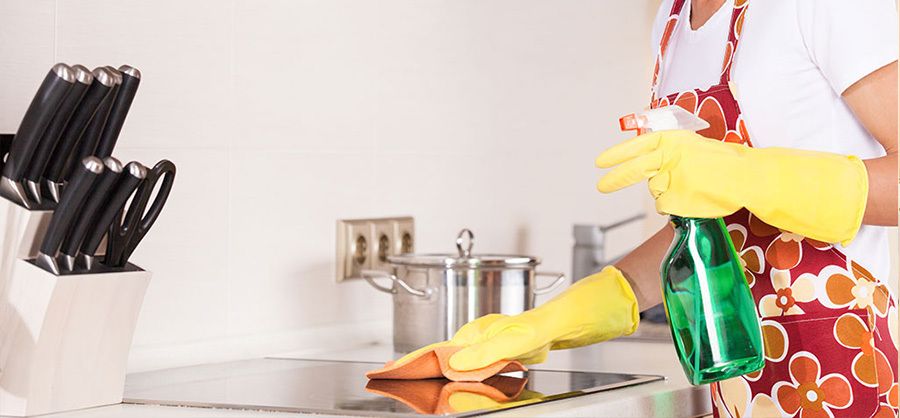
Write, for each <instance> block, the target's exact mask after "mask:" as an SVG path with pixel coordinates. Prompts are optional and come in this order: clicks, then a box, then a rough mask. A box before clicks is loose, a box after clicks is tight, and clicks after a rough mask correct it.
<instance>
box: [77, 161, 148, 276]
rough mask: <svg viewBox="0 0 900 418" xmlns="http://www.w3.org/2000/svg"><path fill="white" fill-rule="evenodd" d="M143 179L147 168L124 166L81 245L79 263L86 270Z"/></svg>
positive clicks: (134, 162)
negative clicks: (80, 262)
mask: <svg viewBox="0 0 900 418" xmlns="http://www.w3.org/2000/svg"><path fill="white" fill-rule="evenodd" d="M145 177H147V167H144V165H143V164H141V163H139V162H137V161H132V162H130V163H128V165H126V166H125V169H124V170H123V173H122V175H120V176H119V181H118V182H117V183H116V185H115V187H114V189H113V190H112V191H111V192H110V195H109V199H108V200H107V201H106V206H105V207H104V208H103V210H102V212H100V215H99V216H98V217H97V221H96V222H94V225H93V227H92V229H91V230H90V231H89V232H88V234H87V236H86V237H85V238H84V241H82V243H81V249H80V252H81V261H82V264H83V265H84V267H85V268H86V269H88V270H90V269H91V268H93V266H94V257H95V256H96V254H97V249H98V248H99V247H100V242H101V241H103V237H104V236H105V235H106V231H107V230H108V229H109V226H110V225H111V224H112V223H113V222H119V221H121V213H122V209H123V208H124V207H125V202H127V201H128V198H129V197H131V195H132V194H133V193H134V191H135V190H136V189H137V188H138V186H139V185H140V184H141V182H142V181H143V180H144V178H145Z"/></svg>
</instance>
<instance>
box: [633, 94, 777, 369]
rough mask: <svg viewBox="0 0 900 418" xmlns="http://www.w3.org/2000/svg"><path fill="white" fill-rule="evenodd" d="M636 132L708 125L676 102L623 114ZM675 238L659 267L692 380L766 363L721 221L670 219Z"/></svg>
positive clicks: (755, 320)
mask: <svg viewBox="0 0 900 418" xmlns="http://www.w3.org/2000/svg"><path fill="white" fill-rule="evenodd" d="M620 125H621V128H622V130H636V131H638V132H639V133H647V132H652V131H660V130H670V129H687V130H692V131H699V130H702V129H706V128H708V127H709V124H708V123H706V121H704V120H703V119H700V118H698V117H697V116H695V115H694V114H693V113H690V112H688V111H686V110H684V109H682V108H681V107H678V106H668V107H664V108H660V109H653V110H647V111H644V112H642V113H638V114H633V115H628V116H625V117H623V118H622V119H620ZM670 221H671V223H672V226H673V227H674V229H675V238H674V239H673V240H672V245H671V246H670V247H669V251H668V253H667V254H666V256H665V257H664V258H663V261H662V264H661V266H660V277H661V278H662V288H663V289H662V290H663V303H664V306H665V308H666V316H667V317H668V319H669V327H670V329H671V330H672V338H673V340H674V341H675V350H676V352H677V354H678V359H679V360H680V361H681V365H682V367H683V368H684V373H685V375H686V376H687V378H688V380H689V381H690V382H691V384H694V385H699V384H704V383H712V382H717V381H720V380H724V379H729V378H732V377H736V376H741V375H744V374H747V373H751V372H754V371H757V370H759V369H761V368H762V367H763V365H764V364H765V358H764V357H763V342H762V332H761V330H760V325H759V318H758V317H757V315H756V306H755V303H754V301H753V295H752V294H751V293H750V287H749V286H748V285H747V280H746V279H745V278H744V268H743V266H742V265H741V262H740V259H739V258H738V254H737V252H736V251H735V249H734V243H732V242H731V237H730V236H729V234H728V231H727V229H726V227H725V222H724V221H723V220H722V219H721V218H719V219H703V218H684V217H680V216H671V217H670Z"/></svg>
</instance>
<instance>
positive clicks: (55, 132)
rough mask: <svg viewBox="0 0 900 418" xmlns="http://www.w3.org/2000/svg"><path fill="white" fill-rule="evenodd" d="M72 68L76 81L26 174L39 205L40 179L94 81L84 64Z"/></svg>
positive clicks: (30, 188) (38, 147) (32, 193)
mask: <svg viewBox="0 0 900 418" xmlns="http://www.w3.org/2000/svg"><path fill="white" fill-rule="evenodd" d="M72 70H74V71H75V81H76V82H75V84H74V85H73V86H72V87H71V88H70V89H69V93H68V94H66V97H65V99H63V101H62V103H61V104H60V105H59V109H57V110H56V115H54V116H53V119H51V120H50V124H49V125H48V126H47V130H45V131H44V135H43V136H42V138H41V140H40V143H39V144H38V146H37V149H35V151H34V155H33V156H32V157H31V162H30V163H29V165H28V170H27V171H26V174H25V185H26V186H27V189H26V190H27V191H28V192H29V194H30V195H31V198H32V199H33V200H34V201H35V202H37V204H39V205H40V204H41V202H42V199H41V184H40V181H41V176H42V175H43V174H44V169H45V168H46V166H47V161H48V160H49V159H50V155H51V153H52V152H53V149H54V148H56V144H57V142H58V141H59V138H60V135H61V134H62V132H63V129H64V128H65V127H66V125H67V124H68V123H69V120H70V119H71V117H72V114H73V112H74V111H75V108H76V107H78V104H79V103H80V102H81V99H82V98H83V97H84V94H85V92H87V89H88V87H90V85H91V83H92V82H93V81H94V76H93V75H91V72H90V71H89V70H88V69H87V68H85V67H84V66H82V65H73V66H72Z"/></svg>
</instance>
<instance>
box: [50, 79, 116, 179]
mask: <svg viewBox="0 0 900 418" xmlns="http://www.w3.org/2000/svg"><path fill="white" fill-rule="evenodd" d="M104 69H105V70H106V71H108V72H109V73H110V74H112V76H113V79H114V80H115V84H114V85H113V87H112V89H111V90H110V91H109V95H108V96H106V98H105V99H103V102H102V103H100V106H98V107H97V111H96V112H94V117H92V118H91V121H90V122H89V123H88V126H87V128H84V133H82V134H81V139H79V140H78V146H77V147H75V153H74V154H72V155H70V156H69V161H68V163H67V164H66V168H65V169H64V170H63V177H62V182H66V181H68V180H69V179H70V178H72V174H73V173H75V170H76V169H77V168H78V162H79V161H81V160H83V159H85V158H87V157H89V156H92V155H94V150H96V149H97V141H99V140H100V135H101V134H103V128H104V127H105V126H106V119H107V118H108V117H109V111H110V110H111V109H112V105H113V102H115V100H116V95H117V94H118V91H119V88H121V85H122V74H121V73H119V72H118V71H116V70H115V69H114V68H110V67H109V66H107V67H104Z"/></svg>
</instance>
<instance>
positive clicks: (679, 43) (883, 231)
mask: <svg viewBox="0 0 900 418" xmlns="http://www.w3.org/2000/svg"><path fill="white" fill-rule="evenodd" d="M672 3H673V0H663V1H662V5H660V9H659V12H658V14H657V16H656V21H655V23H654V26H653V50H654V51H656V50H657V47H658V46H659V41H660V37H661V36H662V31H663V29H664V27H665V23H666V20H667V19H668V17H669V13H670V11H671V9H672ZM690 3H691V0H688V1H687V4H685V6H684V9H683V10H682V12H681V18H680V23H679V25H678V29H676V31H675V33H674V34H673V36H672V40H671V43H670V44H669V48H670V49H669V50H668V52H667V53H666V55H667V57H666V62H664V63H663V64H662V68H663V70H662V73H661V77H662V78H661V79H660V91H659V94H660V97H663V96H666V95H669V94H672V93H677V92H680V91H687V90H693V89H698V88H699V89H706V88H707V87H709V86H712V85H714V84H717V83H718V82H719V75H720V72H721V68H722V59H723V57H724V56H725V43H726V42H727V34H728V30H729V27H730V23H731V13H732V10H733V5H734V1H733V0H728V1H726V2H725V4H724V5H723V6H722V8H721V9H720V10H718V11H717V12H716V14H715V15H713V16H712V17H711V18H710V19H709V20H708V21H707V22H706V23H705V24H704V25H703V26H701V27H700V28H699V29H697V30H696V31H694V30H692V29H691V27H690V26H691V25H690V8H691V7H690ZM748 7H749V9H748V10H747V12H746V13H747V14H746V16H745V22H744V28H743V34H742V37H741V41H740V46H739V47H738V50H737V54H736V55H735V59H734V64H733V65H734V66H733V68H732V82H733V83H734V85H735V87H736V88H735V91H736V96H737V100H738V103H739V104H740V106H741V110H742V111H743V116H744V120H745V122H746V124H747V130H748V132H749V133H750V140H751V142H752V143H753V145H754V146H755V147H771V146H779V147H790V148H800V149H808V150H816V151H827V152H833V153H838V154H845V155H856V156H858V157H860V158H862V159H869V158H875V157H879V156H882V155H884V150H883V148H882V147H881V145H880V144H879V143H878V142H877V141H876V140H875V139H874V138H872V136H871V135H870V134H869V133H868V132H867V131H866V130H865V128H864V127H863V126H862V125H860V123H859V122H858V121H857V120H856V118H855V117H854V116H853V114H852V112H851V111H850V109H849V108H848V107H847V105H846V104H845V103H844V101H843V100H842V99H841V93H843V92H844V91H845V90H846V89H847V87H850V85H852V84H853V83H855V82H856V81H858V80H860V79H862V78H864V77H865V76H866V75H868V74H870V73H872V72H873V71H875V70H877V69H879V68H881V67H883V66H885V65H887V64H890V63H891V62H894V61H896V60H897V53H898V52H897V51H898V39H897V33H898V27H897V8H896V4H895V2H894V0H750V1H749V6H748ZM823 203H824V202H823ZM888 231H889V229H888V228H885V227H877V226H869V225H865V226H863V227H862V228H860V230H859V233H858V234H857V236H856V239H854V241H853V242H852V243H851V244H850V245H849V246H848V247H847V248H845V249H844V252H845V253H847V254H848V255H849V256H850V257H851V258H853V259H855V260H857V262H859V263H860V264H862V265H863V266H864V267H866V268H867V269H869V270H870V271H871V272H872V273H873V274H875V275H876V277H880V278H882V279H883V280H886V279H887V275H888V274H889V272H890V257H889V254H888V251H889V247H888V235H887V234H888Z"/></svg>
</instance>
